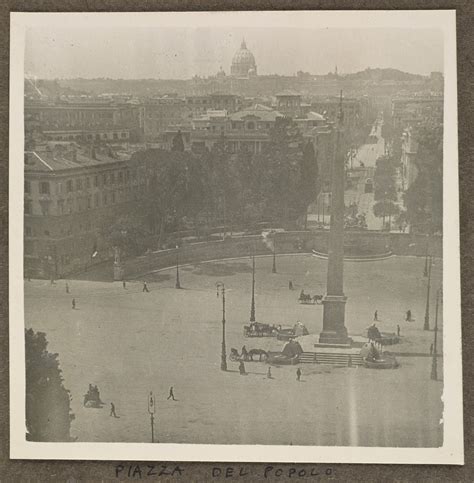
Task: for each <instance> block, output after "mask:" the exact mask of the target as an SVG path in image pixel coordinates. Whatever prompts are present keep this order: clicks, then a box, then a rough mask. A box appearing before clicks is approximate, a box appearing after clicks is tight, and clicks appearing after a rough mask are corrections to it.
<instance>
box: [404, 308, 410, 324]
mask: <svg viewBox="0 0 474 483" xmlns="http://www.w3.org/2000/svg"><path fill="white" fill-rule="evenodd" d="M405 320H406V321H407V322H411V310H410V309H408V310H407V316H406V319H405Z"/></svg>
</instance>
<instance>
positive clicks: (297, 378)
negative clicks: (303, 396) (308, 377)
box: [296, 367, 301, 381]
mask: <svg viewBox="0 0 474 483" xmlns="http://www.w3.org/2000/svg"><path fill="white" fill-rule="evenodd" d="M296 380H297V381H300V380H301V369H300V368H299V367H298V369H297V370H296Z"/></svg>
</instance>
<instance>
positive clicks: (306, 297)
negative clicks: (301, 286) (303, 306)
mask: <svg viewBox="0 0 474 483" xmlns="http://www.w3.org/2000/svg"><path fill="white" fill-rule="evenodd" d="M298 300H299V301H300V302H303V303H308V302H309V303H310V302H311V301H312V297H311V295H310V294H309V293H302V294H301V295H300V298H299V299H298Z"/></svg>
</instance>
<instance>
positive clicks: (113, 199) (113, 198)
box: [112, 191, 115, 203]
mask: <svg viewBox="0 0 474 483" xmlns="http://www.w3.org/2000/svg"><path fill="white" fill-rule="evenodd" d="M112 203H115V191H113V192H112Z"/></svg>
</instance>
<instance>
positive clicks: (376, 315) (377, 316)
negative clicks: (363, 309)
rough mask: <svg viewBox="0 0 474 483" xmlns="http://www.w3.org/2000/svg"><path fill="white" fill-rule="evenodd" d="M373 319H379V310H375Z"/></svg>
mask: <svg viewBox="0 0 474 483" xmlns="http://www.w3.org/2000/svg"><path fill="white" fill-rule="evenodd" d="M374 320H375V321H377V322H378V320H379V312H378V310H376V311H375V312H374Z"/></svg>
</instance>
